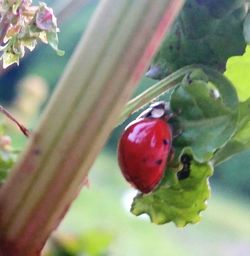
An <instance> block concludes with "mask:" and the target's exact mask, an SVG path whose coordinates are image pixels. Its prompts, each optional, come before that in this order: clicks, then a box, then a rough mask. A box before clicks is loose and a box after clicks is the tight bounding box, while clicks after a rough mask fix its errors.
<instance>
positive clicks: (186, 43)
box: [148, 0, 246, 79]
mask: <svg viewBox="0 0 250 256" xmlns="http://www.w3.org/2000/svg"><path fill="white" fill-rule="evenodd" d="M245 17H246V3H245V1H244V0H223V1H218V0H210V1H202V0H187V1H186V4H185V6H184V8H183V10H182V11H181V13H180V15H179V17H178V19H177V20H176V22H175V24H174V25H173V27H172V30H171V31H170V33H169V34H168V35H167V37H166V39H165V41H164V42H163V44H162V47H161V49H160V50H159V52H158V54H157V55H156V56H155V58H154V60H153V63H152V66H151V69H152V70H154V72H153V71H152V72H148V75H149V76H150V77H152V78H156V79H160V78H162V77H165V76H166V75H168V74H170V73H171V72H173V71H175V70H177V69H179V68H181V67H183V66H185V65H189V64H205V65H208V66H210V67H213V68H216V69H218V70H224V69H225V65H226V61H227V59H228V58H229V57H230V56H234V55H241V54H243V52H244V49H245V46H246V43H245V38H244V35H243V23H244V19H245ZM245 28H246V25H245Z"/></svg>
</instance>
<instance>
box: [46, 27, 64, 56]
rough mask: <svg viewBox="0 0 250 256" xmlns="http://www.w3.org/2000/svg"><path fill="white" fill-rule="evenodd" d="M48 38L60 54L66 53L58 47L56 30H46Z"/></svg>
mask: <svg viewBox="0 0 250 256" xmlns="http://www.w3.org/2000/svg"><path fill="white" fill-rule="evenodd" d="M46 36H47V40H48V43H49V45H50V46H51V47H52V48H53V49H54V50H55V51H56V53H57V54H58V55H59V56H63V55H64V51H62V50H60V49H58V36H57V32H56V31H47V32H46Z"/></svg>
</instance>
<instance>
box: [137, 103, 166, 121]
mask: <svg viewBox="0 0 250 256" xmlns="http://www.w3.org/2000/svg"><path fill="white" fill-rule="evenodd" d="M170 116H171V110H170V105H169V102H165V101H157V102H153V103H152V104H150V106H149V108H147V109H146V110H144V111H143V112H142V113H141V114H140V115H139V116H138V117H137V118H138V119H139V118H164V119H169V118H170Z"/></svg>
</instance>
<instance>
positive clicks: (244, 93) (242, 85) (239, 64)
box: [225, 46, 250, 101]
mask: <svg viewBox="0 0 250 256" xmlns="http://www.w3.org/2000/svg"><path fill="white" fill-rule="evenodd" d="M249 70H250V46H248V47H247V48H246V52H245V54H244V55H243V56H236V57H232V58H230V59H229V60H228V62H227V69H226V72H225V76H226V77H227V78H228V79H229V80H230V81H232V83H233V84H234V86H235V88H236V90H237V92H238V95H239V98H240V100H241V101H245V100H247V99H248V98H249V97H250V90H249V87H250V86H249V81H250V72H249Z"/></svg>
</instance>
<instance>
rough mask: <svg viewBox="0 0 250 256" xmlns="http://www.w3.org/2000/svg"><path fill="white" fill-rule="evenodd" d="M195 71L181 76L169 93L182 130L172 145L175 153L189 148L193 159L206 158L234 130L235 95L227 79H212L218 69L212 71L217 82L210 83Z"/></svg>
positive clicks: (223, 142) (227, 138)
mask: <svg viewBox="0 0 250 256" xmlns="http://www.w3.org/2000/svg"><path fill="white" fill-rule="evenodd" d="M210 72H211V71H210ZM195 73H197V71H194V72H193V74H189V75H188V76H187V77H186V78H184V80H183V82H182V83H181V84H180V85H179V86H177V87H176V88H175V90H174V91H173V93H172V96H171V101H170V103H171V109H172V111H173V112H174V113H178V114H177V118H176V121H177V122H178V126H179V129H180V130H181V135H180V136H178V137H177V139H176V140H174V148H175V150H176V152H177V154H176V155H177V156H178V155H179V154H180V152H182V151H183V150H185V148H190V149H191V151H192V154H193V156H194V159H195V160H196V161H198V162H206V161H208V160H209V159H211V158H212V156H213V153H214V152H215V151H216V150H217V149H218V148H220V147H221V146H223V145H224V144H225V143H226V142H227V141H228V140H229V139H230V138H231V137H232V135H233V133H234V132H235V130H236V124H237V120H238V99H237V94H236V91H235V90H234V88H233V86H232V85H231V83H230V82H229V81H227V80H225V81H224V83H220V80H219V81H215V80H218V79H216V77H215V76H216V75H217V76H218V78H220V76H219V75H218V73H217V72H215V71H213V74H212V75H213V80H214V82H216V83H214V84H213V85H212V84H211V83H208V82H207V81H208V80H209V78H208V77H207V78H206V81H204V79H203V80H200V78H199V77H195ZM201 74H202V73H201V72H200V74H199V75H201ZM203 77H205V75H203Z"/></svg>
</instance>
